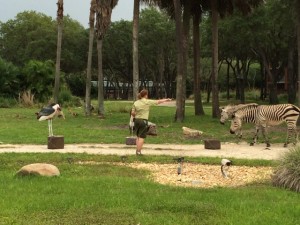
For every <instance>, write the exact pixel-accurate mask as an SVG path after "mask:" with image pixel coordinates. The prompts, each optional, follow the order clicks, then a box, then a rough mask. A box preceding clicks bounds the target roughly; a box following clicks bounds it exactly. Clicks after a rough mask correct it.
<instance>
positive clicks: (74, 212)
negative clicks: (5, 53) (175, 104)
mask: <svg viewBox="0 0 300 225" xmlns="http://www.w3.org/2000/svg"><path fill="white" fill-rule="evenodd" d="M131 104H132V102H125V101H122V102H121V101H120V102H119V101H115V102H114V101H112V102H105V108H106V117H105V119H99V118H98V117H97V116H96V115H93V116H92V117H85V116H84V113H83V109H81V108H71V109H69V110H71V111H73V112H76V113H77V114H78V116H77V117H74V116H72V115H71V113H69V110H68V109H66V108H65V109H63V110H64V113H65V114H66V119H65V120H62V119H58V118H56V119H55V120H54V121H53V129H54V134H56V135H64V137H65V143H124V142H125V137H126V136H128V135H129V130H128V120H129V115H128V114H129V113H128V112H129V110H130V108H131ZM37 111H39V108H31V109H28V108H10V109H0V143H3V144H14V143H21V144H26V143H28V144H45V143H46V142H47V136H48V128H47V126H48V125H47V122H45V121H43V122H38V121H37V120H36V118H35V115H34V113H35V112H37ZM205 111H206V114H207V115H205V116H201V117H200V116H194V115H193V114H194V109H193V107H192V105H190V104H187V107H186V118H185V120H184V122H183V123H174V113H175V108H171V107H162V106H156V107H152V109H151V112H150V121H151V122H153V123H156V124H157V125H158V136H157V137H148V138H147V140H146V143H172V144H199V143H203V139H205V138H218V139H220V140H221V141H227V142H236V141H237V140H236V137H235V136H234V135H230V134H229V123H228V124H226V125H225V126H222V125H220V123H219V121H218V119H213V118H211V108H210V107H209V106H207V107H205ZM182 126H186V127H190V128H193V129H199V130H201V131H203V132H204V135H203V136H202V137H200V138H185V137H184V136H183V135H182V129H181V127H182ZM252 127H253V126H251V125H247V126H245V127H244V129H243V130H244V133H245V134H246V135H245V139H244V141H248V140H250V139H251V137H252V136H251V135H252V134H251V132H252V130H253V128H252ZM285 130H286V127H285V126H282V127H277V128H276V129H274V130H271V132H270V139H271V143H283V142H284V139H285V134H286V132H285ZM0 151H1V145H0ZM139 160H140V161H142V162H157V163H174V161H171V160H170V158H169V157H166V156H147V157H141V158H137V157H136V156H128V159H127V162H128V163H130V162H134V161H139ZM187 160H191V161H193V162H195V163H210V164H215V163H219V162H220V160H219V159H216V158H203V157H201V158H190V159H188V158H187ZM80 161H96V162H106V163H104V164H101V163H100V164H95V165H90V164H79V163H78V162H80ZM120 161H121V159H120V157H119V156H104V155H87V154H58V153H52V154H46V153H45V154H29V153H27V154H17V153H3V154H0V170H1V172H0V182H1V188H0V209H1V210H0V225H19V224H20V225H57V224H61V225H75V224H76V225H77V224H80V225H81V224H82V225H83V224H85V225H90V224H91V225H94V224H95V225H98V224H105V225H106V224H107V225H123V224H124V225H126V224H128V225H129V224H130V225H137V224H140V225H147V224H149V225H150V224H151V225H155V224H157V225H162V224H164V225H168V224H170V225H177V224H180V225H184V224H188V225H192V224H195V225H202V224H203V225H219V224H222V225H227V224H228V225H252V224H256V225H257V224H258V225H260V224H261V225H269V224H270V225H271V224H272V225H276V224H278V225H282V224H284V225H297V224H300V222H299V221H300V213H299V212H300V204H299V202H300V195H299V194H298V193H295V192H291V191H287V190H284V189H280V188H275V187H273V186H272V185H271V184H270V183H268V182H266V183H255V184H251V185H247V186H245V187H239V188H221V187H218V188H211V189H201V188H183V187H173V186H166V185H161V184H158V183H155V182H153V181H152V180H151V177H150V176H149V172H148V171H144V170H137V169H133V168H128V167H125V166H116V165H113V164H112V163H107V162H120ZM36 162H46V163H51V164H54V165H56V166H57V167H58V168H59V170H60V171H61V176H60V177H57V178H44V177H34V176H31V177H16V176H15V173H16V171H18V169H20V168H21V167H22V166H24V165H26V164H29V163H36ZM235 164H236V165H249V166H274V165H277V162H275V161H265V160H255V161H254V160H235Z"/></svg>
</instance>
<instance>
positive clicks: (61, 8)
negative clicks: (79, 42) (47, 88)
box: [53, 0, 64, 103]
mask: <svg viewBox="0 0 300 225" xmlns="http://www.w3.org/2000/svg"><path fill="white" fill-rule="evenodd" d="M56 4H57V49H56V65H55V83H54V93H53V98H54V102H56V103H57V102H58V95H59V81H60V61H61V43H62V31H63V18H64V1H63V0H58V1H57V3H56Z"/></svg>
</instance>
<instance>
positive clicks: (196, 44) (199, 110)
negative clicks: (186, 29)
mask: <svg viewBox="0 0 300 225" xmlns="http://www.w3.org/2000/svg"><path fill="white" fill-rule="evenodd" d="M192 13H193V53H194V108H195V115H204V114H205V113H204V109H203V104H202V95H201V88H200V82H201V76H200V29H199V26H200V21H201V15H202V8H201V6H200V5H199V4H198V5H194V6H193V10H192Z"/></svg>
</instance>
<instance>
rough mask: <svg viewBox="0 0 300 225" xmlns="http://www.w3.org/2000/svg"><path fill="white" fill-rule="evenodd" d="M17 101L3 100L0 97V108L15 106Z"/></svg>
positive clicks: (12, 99)
mask: <svg viewBox="0 0 300 225" xmlns="http://www.w3.org/2000/svg"><path fill="white" fill-rule="evenodd" d="M17 103H18V102H17V101H16V99H14V98H7V97H6V98H5V97H2V96H0V108H11V107H14V106H16V105H17Z"/></svg>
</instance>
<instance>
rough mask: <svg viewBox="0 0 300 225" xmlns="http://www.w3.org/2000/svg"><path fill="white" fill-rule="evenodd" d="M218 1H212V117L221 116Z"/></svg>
mask: <svg viewBox="0 0 300 225" xmlns="http://www.w3.org/2000/svg"><path fill="white" fill-rule="evenodd" d="M217 4H218V0H211V14H212V15H211V18H212V19H211V21H212V73H211V83H212V117H213V118H216V117H218V116H219V111H218V110H219V88H218V60H219V59H218V58H219V57H218V49H219V42H218V16H219V15H218V8H217Z"/></svg>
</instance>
